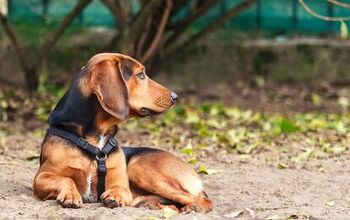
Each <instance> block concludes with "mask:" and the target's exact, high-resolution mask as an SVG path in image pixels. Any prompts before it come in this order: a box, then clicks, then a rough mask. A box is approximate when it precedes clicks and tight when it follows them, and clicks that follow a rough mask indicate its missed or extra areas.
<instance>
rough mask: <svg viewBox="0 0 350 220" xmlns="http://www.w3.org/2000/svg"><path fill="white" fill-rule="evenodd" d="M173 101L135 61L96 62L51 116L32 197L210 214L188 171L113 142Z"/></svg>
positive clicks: (116, 57)
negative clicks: (128, 123)
mask: <svg viewBox="0 0 350 220" xmlns="http://www.w3.org/2000/svg"><path fill="white" fill-rule="evenodd" d="M176 100H177V95H176V94H175V93H174V92H171V91H170V90H169V89H167V88H165V87H164V86H162V85H160V84H158V83H157V82H155V81H153V80H151V79H150V78H148V76H147V75H146V73H145V67H144V66H143V65H142V64H141V63H139V62H138V61H137V60H135V59H133V58H131V57H129V56H126V55H123V54H118V53H100V54H97V55H95V56H93V57H92V58H91V59H90V60H89V61H88V62H87V63H86V65H85V66H84V67H83V68H82V69H81V71H80V72H79V74H77V76H76V77H75V78H74V80H73V82H72V84H71V86H70V88H69V89H68V91H67V92H66V94H65V95H64V96H63V98H62V99H61V100H60V101H59V102H58V104H57V105H56V107H55V108H54V110H53V111H52V113H51V114H50V117H49V124H50V129H49V130H48V132H47V133H46V136H45V138H44V141H43V143H42V145H41V154H40V167H39V170H38V172H37V174H36V176H35V178H34V182H33V189H34V196H36V197H37V198H39V199H41V200H48V199H56V200H57V201H58V203H59V204H60V205H61V206H62V207H69V208H79V207H81V206H82V205H83V203H91V202H98V201H101V202H102V203H103V204H104V206H106V207H109V208H114V207H119V206H134V207H147V208H150V209H161V208H163V207H164V206H168V207H170V208H173V209H175V210H177V211H182V212H189V211H192V210H194V211H199V212H209V211H210V210H212V206H213V204H212V201H211V200H210V199H209V198H208V196H207V194H206V193H205V191H204V189H203V185H202V181H201V180H200V178H199V176H198V175H197V174H196V173H195V172H194V171H193V169H192V168H191V167H190V166H189V165H188V164H187V163H185V162H183V161H182V160H181V159H179V158H178V157H176V156H174V155H173V154H171V153H169V152H166V151H163V150H159V149H154V148H146V147H135V148H134V147H120V146H119V145H118V144H117V141H116V140H115V139H114V136H115V135H116V132H117V126H118V124H119V123H121V122H123V121H125V120H126V119H128V118H130V117H145V116H149V115H155V114H159V113H162V112H164V111H166V110H167V109H169V108H170V107H171V106H172V105H173V104H174V103H175V102H176ZM106 149H107V150H106Z"/></svg>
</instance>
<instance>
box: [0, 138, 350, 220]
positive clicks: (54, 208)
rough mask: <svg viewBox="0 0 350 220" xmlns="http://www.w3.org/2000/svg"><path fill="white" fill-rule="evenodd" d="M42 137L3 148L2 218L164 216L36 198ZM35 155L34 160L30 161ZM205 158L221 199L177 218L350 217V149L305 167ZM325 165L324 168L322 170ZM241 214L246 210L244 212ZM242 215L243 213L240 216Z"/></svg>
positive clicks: (207, 179)
mask: <svg viewBox="0 0 350 220" xmlns="http://www.w3.org/2000/svg"><path fill="white" fill-rule="evenodd" d="M40 141H41V140H40V138H35V137H34V136H27V135H22V136H20V135H12V136H9V138H8V141H7V143H8V145H7V146H8V147H5V148H4V149H2V150H1V151H0V186H1V187H0V210H1V211H0V219H61V218H63V219H112V218H113V219H162V218H165V217H164V213H163V212H162V211H150V210H144V209H137V208H129V207H126V208H115V209H107V208H104V207H103V206H102V205H101V204H98V203H96V204H84V206H83V207H82V208H80V209H65V208H61V207H60V206H59V205H58V204H57V203H56V202H55V201H46V202H42V201H39V200H37V199H35V198H33V197H32V188H31V184H32V180H33V177H34V175H35V172H36V170H37V168H38V163H37V161H36V160H30V157H31V156H32V155H37V154H38V153H39V144H40ZM28 158H29V159H28ZM215 158H216V159H214V157H212V158H207V159H206V160H205V161H202V162H204V163H205V164H206V166H208V167H210V168H212V169H215V170H218V171H219V173H218V174H215V175H211V176H208V175H204V176H203V180H204V183H205V187H206V189H207V192H208V194H209V196H210V197H211V198H212V199H213V201H214V203H215V207H214V210H213V211H212V212H210V213H208V214H196V213H192V214H187V215H182V214H179V215H176V216H174V217H172V218H173V219H236V218H237V219H285V218H288V217H289V218H290V219H348V218H349V216H350V199H349V197H348V195H349V193H350V184H349V183H350V176H349V173H350V153H348V152H347V153H346V154H344V155H342V156H341V157H338V158H331V159H327V160H313V161H311V162H308V163H307V164H305V165H304V166H302V167H300V168H294V169H282V170H281V169H278V168H276V167H275V166H272V165H269V164H268V163H267V162H265V161H264V160H262V159H257V158H253V159H249V160H242V158H241V157H240V156H238V155H227V154H223V155H219V156H216V157H215ZM320 164H322V166H323V170H322V171H320V170H319V165H320ZM239 213H240V214H239ZM238 214H239V215H238Z"/></svg>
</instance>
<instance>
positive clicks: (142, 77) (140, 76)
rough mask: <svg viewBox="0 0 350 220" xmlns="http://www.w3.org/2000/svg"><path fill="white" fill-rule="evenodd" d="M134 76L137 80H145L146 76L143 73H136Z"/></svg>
mask: <svg viewBox="0 0 350 220" xmlns="http://www.w3.org/2000/svg"><path fill="white" fill-rule="evenodd" d="M136 76H137V78H139V79H145V78H146V74H145V73H144V72H141V73H138V74H137V75H136Z"/></svg>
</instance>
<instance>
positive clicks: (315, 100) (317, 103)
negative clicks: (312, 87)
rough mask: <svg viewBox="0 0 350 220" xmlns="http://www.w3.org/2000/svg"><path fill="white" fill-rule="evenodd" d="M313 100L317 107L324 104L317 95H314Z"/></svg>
mask: <svg viewBox="0 0 350 220" xmlns="http://www.w3.org/2000/svg"><path fill="white" fill-rule="evenodd" d="M311 100H312V104H314V105H316V106H320V105H321V102H322V97H321V96H320V95H318V94H316V93H312V95H311Z"/></svg>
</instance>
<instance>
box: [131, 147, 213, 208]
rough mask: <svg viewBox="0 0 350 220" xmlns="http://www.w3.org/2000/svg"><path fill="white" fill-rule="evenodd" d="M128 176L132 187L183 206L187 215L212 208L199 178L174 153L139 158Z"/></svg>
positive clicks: (138, 156)
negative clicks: (192, 211) (190, 212)
mask: <svg viewBox="0 0 350 220" xmlns="http://www.w3.org/2000/svg"><path fill="white" fill-rule="evenodd" d="M128 177H129V181H130V182H131V183H132V186H135V187H137V188H139V189H142V190H144V191H146V192H149V193H150V194H156V195H159V196H161V197H164V198H166V199H168V200H172V201H174V202H176V203H180V204H182V206H183V207H182V209H181V211H183V212H189V211H191V210H194V211H198V212H209V211H210V210H211V209H212V206H213V204H212V202H211V200H210V199H208V198H207V196H206V194H205V193H204V191H203V188H202V183H201V181H200V179H199V177H198V176H197V175H196V174H195V173H194V171H193V170H192V168H191V167H190V166H188V165H187V164H186V163H185V162H183V161H181V160H180V159H179V158H177V157H175V156H174V155H172V154H170V153H167V152H164V151H158V152H154V153H148V154H139V155H137V156H135V157H134V160H131V162H130V163H129V166H128Z"/></svg>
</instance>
